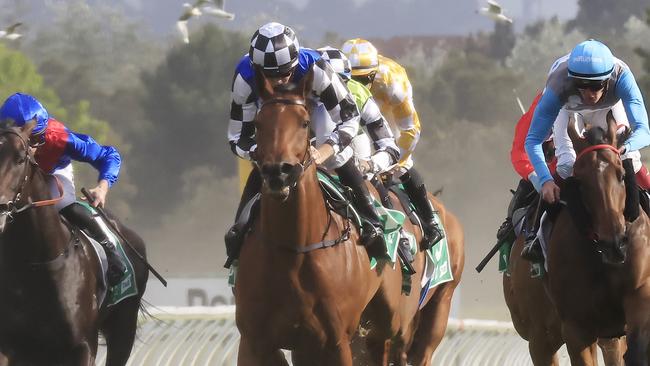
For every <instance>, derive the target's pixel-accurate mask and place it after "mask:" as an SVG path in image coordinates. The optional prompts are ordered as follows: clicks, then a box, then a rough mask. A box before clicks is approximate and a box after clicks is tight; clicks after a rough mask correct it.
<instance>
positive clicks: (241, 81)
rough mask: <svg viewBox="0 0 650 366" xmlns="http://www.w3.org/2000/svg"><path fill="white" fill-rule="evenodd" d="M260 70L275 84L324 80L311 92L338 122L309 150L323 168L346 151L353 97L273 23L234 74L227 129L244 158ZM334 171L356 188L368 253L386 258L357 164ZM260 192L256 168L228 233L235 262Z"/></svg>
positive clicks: (355, 119) (354, 123)
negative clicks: (247, 212)
mask: <svg viewBox="0 0 650 366" xmlns="http://www.w3.org/2000/svg"><path fill="white" fill-rule="evenodd" d="M256 67H257V68H259V69H261V70H262V71H263V72H264V74H265V76H266V78H267V79H268V80H269V81H270V82H271V84H273V85H274V86H277V85H282V84H285V83H287V82H299V81H300V80H301V79H302V78H303V77H304V76H305V75H306V74H307V73H309V72H313V73H314V80H320V82H314V83H313V84H312V88H313V90H312V91H313V94H314V96H315V98H316V100H317V101H318V102H321V103H322V104H323V105H324V106H326V107H327V109H328V112H329V114H330V117H331V118H332V120H333V121H335V122H336V128H335V129H334V131H332V132H331V134H330V135H329V136H328V137H327V139H326V141H325V142H324V143H323V144H322V145H321V146H320V147H319V148H318V149H316V148H313V147H311V154H312V158H313V159H314V160H315V161H316V163H318V164H321V163H323V162H324V161H326V160H327V159H329V158H330V157H331V156H332V155H334V154H336V153H338V152H340V151H342V150H343V149H345V148H346V147H347V146H348V145H349V144H350V141H351V140H352V138H353V137H354V136H356V135H357V133H358V131H359V111H358V110H357V107H356V105H355V103H354V97H353V96H352V95H351V94H350V92H349V91H348V89H347V88H346V87H345V85H344V84H343V83H342V81H341V79H340V78H339V77H338V76H336V74H335V73H334V71H332V68H331V66H330V65H329V64H328V63H327V62H326V61H325V60H323V59H322V58H321V56H320V54H319V53H318V52H316V51H315V50H312V49H308V48H301V47H300V46H299V44H298V39H297V38H296V35H295V33H294V31H293V29H291V28H290V27H287V26H285V25H282V24H279V23H275V22H271V23H268V24H265V25H263V26H262V27H261V28H259V29H258V30H257V31H256V32H255V34H253V37H252V38H251V46H250V50H249V52H248V54H246V55H244V56H243V57H242V58H241V60H240V61H239V63H238V65H237V68H236V70H235V77H234V80H233V84H232V103H231V107H230V123H229V126H228V140H229V141H230V146H231V149H232V151H233V153H235V155H237V156H238V157H240V158H242V159H248V160H254V155H255V149H256V147H257V145H256V142H255V125H254V119H255V116H256V114H257V111H258V104H257V102H258V96H257V95H256V87H255V68H256ZM335 171H336V173H337V174H338V176H339V178H340V179H341V182H342V183H343V184H345V185H347V186H349V187H350V188H351V189H352V191H353V203H354V205H355V207H357V208H358V209H359V211H360V213H361V215H362V216H364V218H365V219H366V221H365V222H364V223H363V228H362V236H361V242H362V243H363V244H364V245H365V246H366V247H367V249H368V252H369V254H370V255H372V256H375V257H380V256H383V255H384V254H385V252H386V245H385V242H384V238H383V228H382V224H381V221H380V218H379V215H378V214H377V211H376V210H375V207H374V206H373V204H372V197H371V196H370V193H369V192H368V188H367V187H366V185H365V183H364V180H363V176H362V175H361V173H360V172H359V170H358V169H357V167H356V165H355V164H354V160H353V159H348V161H346V162H345V163H344V164H343V165H342V166H340V167H338V168H337V169H335ZM260 188H261V178H260V175H259V172H258V171H257V170H256V169H254V170H253V171H252V172H251V174H250V176H249V178H248V181H247V182H246V186H245V188H244V192H243V193H242V198H241V201H240V204H239V207H238V209H237V214H236V218H235V225H233V226H232V227H231V228H230V229H229V230H228V232H227V233H226V235H225V242H226V250H227V255H228V257H229V258H231V259H234V258H237V257H238V255H239V250H240V249H241V244H242V243H243V239H244V234H245V233H246V231H247V229H248V226H249V224H248V223H249V222H252V221H251V220H250V218H241V219H240V214H241V213H242V211H243V210H244V208H245V207H246V205H247V203H248V202H249V201H250V200H251V198H253V197H254V196H255V195H256V194H257V193H258V192H259V191H260Z"/></svg>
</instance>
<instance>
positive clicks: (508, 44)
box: [488, 22, 515, 62]
mask: <svg viewBox="0 0 650 366" xmlns="http://www.w3.org/2000/svg"><path fill="white" fill-rule="evenodd" d="M514 46H515V32H514V30H513V28H512V23H501V22H496V23H494V32H492V34H490V49H489V51H488V52H489V55H490V57H492V58H493V59H495V60H498V61H500V62H505V60H506V58H507V57H508V56H510V53H511V52H512V48H513V47H514Z"/></svg>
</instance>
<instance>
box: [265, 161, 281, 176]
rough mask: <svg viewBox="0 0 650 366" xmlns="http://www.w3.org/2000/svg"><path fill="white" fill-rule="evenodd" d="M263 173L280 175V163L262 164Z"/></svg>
mask: <svg viewBox="0 0 650 366" xmlns="http://www.w3.org/2000/svg"><path fill="white" fill-rule="evenodd" d="M261 170H262V175H267V176H273V175H280V164H264V165H262V169H261Z"/></svg>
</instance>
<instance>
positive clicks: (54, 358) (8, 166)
mask: <svg viewBox="0 0 650 366" xmlns="http://www.w3.org/2000/svg"><path fill="white" fill-rule="evenodd" d="M33 127H34V122H32V123H29V124H27V125H25V126H23V127H22V128H16V127H12V128H6V129H2V130H0V293H1V294H2V296H1V297H0V352H2V354H4V355H5V356H6V357H7V359H8V364H9V365H84V366H87V365H94V364H95V363H94V358H95V355H96V352H97V344H98V332H99V331H101V332H102V333H103V335H104V337H105V339H106V345H107V351H108V355H107V362H106V365H109V366H116V365H124V364H126V361H127V360H128V358H129V355H130V353H131V347H132V345H133V341H134V337H135V332H136V328H137V318H138V312H139V307H140V298H141V296H142V293H143V292H144V289H145V286H146V280H147V276H148V272H147V270H146V268H145V267H144V265H143V264H142V263H141V262H138V261H134V260H132V262H133V267H134V270H135V275H136V283H137V286H138V288H139V289H140V291H139V294H138V295H136V296H133V297H130V298H128V299H125V300H123V301H122V302H120V303H118V304H116V305H114V306H111V307H106V306H105V305H104V306H101V305H102V304H100V303H99V302H98V301H99V298H100V296H101V293H102V291H103V289H102V288H100V283H101V279H100V276H102V273H101V272H100V265H99V261H98V258H97V255H96V253H95V251H94V249H93V248H92V246H91V244H90V242H89V241H88V239H87V238H86V237H85V236H84V235H82V234H81V233H80V232H79V231H78V230H77V229H76V228H70V227H69V226H68V225H67V224H66V223H64V222H63V221H62V219H61V217H60V215H59V212H58V211H57V210H56V209H55V207H54V206H53V203H55V202H56V201H57V200H56V199H55V198H54V199H53V198H52V197H51V196H50V189H49V185H48V181H47V180H48V179H53V178H52V177H48V176H46V174H45V173H43V171H42V170H41V169H40V168H39V167H38V165H37V164H36V162H35V160H34V156H33V151H32V149H31V148H30V147H29V145H28V141H29V136H30V134H31V131H32V129H33ZM118 229H119V230H120V231H121V232H122V234H123V235H124V236H125V237H126V238H128V240H129V242H130V244H131V245H133V246H134V248H136V249H137V250H138V251H139V252H140V253H143V254H144V249H145V248H144V242H143V241H142V239H141V238H140V237H138V236H137V235H136V234H135V233H134V232H133V231H131V230H130V229H128V228H126V227H125V226H123V225H121V224H119V223H118ZM125 250H126V252H127V254H128V256H129V257H130V258H131V259H133V258H134V253H133V252H132V251H131V250H130V249H129V248H128V247H125Z"/></svg>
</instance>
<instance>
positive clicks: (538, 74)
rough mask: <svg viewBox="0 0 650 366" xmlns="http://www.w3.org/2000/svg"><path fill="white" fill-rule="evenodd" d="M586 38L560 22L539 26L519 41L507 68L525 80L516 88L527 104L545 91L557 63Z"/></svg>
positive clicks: (553, 21)
mask: <svg viewBox="0 0 650 366" xmlns="http://www.w3.org/2000/svg"><path fill="white" fill-rule="evenodd" d="M585 38H586V37H585V35H584V34H582V33H581V32H580V31H578V30H572V31H570V32H568V33H567V32H566V27H565V24H563V23H561V22H560V21H559V20H558V19H557V18H555V19H552V20H550V21H547V22H545V23H543V24H539V25H537V26H536V27H535V31H530V32H525V33H524V34H523V35H521V36H520V37H519V38H517V41H516V43H515V46H514V48H513V49H512V54H511V55H510V57H509V58H508V59H507V60H506V65H508V66H509V67H511V68H512V70H513V71H514V72H515V73H517V74H519V75H521V76H522V77H521V78H519V80H517V83H516V85H515V88H516V89H517V90H518V91H519V92H521V94H522V99H523V100H524V104H526V103H529V102H530V101H532V100H533V97H534V96H535V94H536V93H538V92H539V91H541V90H542V89H544V84H545V82H546V76H547V75H548V71H549V69H550V67H551V65H552V64H553V62H554V61H555V60H556V59H558V58H559V57H561V56H564V55H566V54H568V53H569V52H571V50H572V49H573V47H574V46H575V45H576V44H578V43H579V42H582V41H584V40H585Z"/></svg>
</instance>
